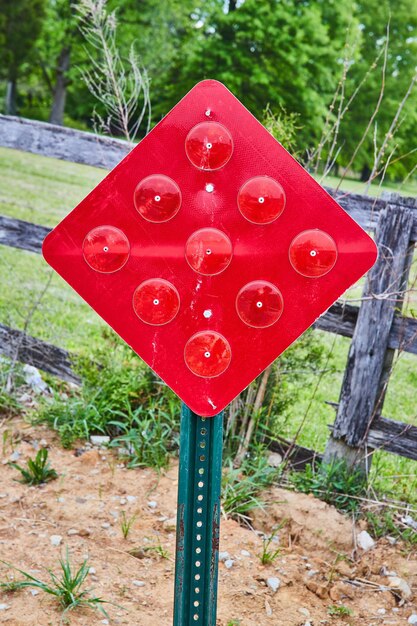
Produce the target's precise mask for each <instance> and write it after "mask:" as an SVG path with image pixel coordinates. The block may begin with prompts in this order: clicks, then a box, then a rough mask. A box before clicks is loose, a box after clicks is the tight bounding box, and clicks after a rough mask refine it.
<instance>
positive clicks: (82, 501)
mask: <svg viewBox="0 0 417 626" xmlns="http://www.w3.org/2000/svg"><path fill="white" fill-rule="evenodd" d="M75 502H76V503H77V504H85V503H86V502H87V498H80V497H77V498H75Z"/></svg>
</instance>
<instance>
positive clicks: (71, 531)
mask: <svg viewBox="0 0 417 626" xmlns="http://www.w3.org/2000/svg"><path fill="white" fill-rule="evenodd" d="M67 535H68V536H69V537H72V536H73V535H78V530H77V529H76V528H70V529H69V530H68V531H67Z"/></svg>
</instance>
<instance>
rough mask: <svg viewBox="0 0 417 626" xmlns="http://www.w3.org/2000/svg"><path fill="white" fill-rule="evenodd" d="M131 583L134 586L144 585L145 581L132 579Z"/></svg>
mask: <svg viewBox="0 0 417 626" xmlns="http://www.w3.org/2000/svg"><path fill="white" fill-rule="evenodd" d="M132 585H135V587H144V586H145V583H144V582H143V580H132Z"/></svg>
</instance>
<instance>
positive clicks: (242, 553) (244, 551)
mask: <svg viewBox="0 0 417 626" xmlns="http://www.w3.org/2000/svg"><path fill="white" fill-rule="evenodd" d="M240 554H241V555H242V556H250V552H248V551H247V550H241V551H240Z"/></svg>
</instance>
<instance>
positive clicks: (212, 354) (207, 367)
mask: <svg viewBox="0 0 417 626" xmlns="http://www.w3.org/2000/svg"><path fill="white" fill-rule="evenodd" d="M184 358H185V362H186V364H187V366H188V367H189V368H190V370H191V371H192V372H193V374H196V375H197V376H202V377H203V378H213V377H215V376H219V375H220V374H223V372H225V371H226V370H227V368H228V367H229V365H230V361H231V358H232V350H231V348H230V345H229V342H228V341H227V339H225V338H224V337H223V335H220V334H219V333H216V332H214V331H212V330H205V331H202V332H199V333H196V334H195V335H193V336H192V337H191V339H189V340H188V341H187V344H186V346H185V351H184Z"/></svg>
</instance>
